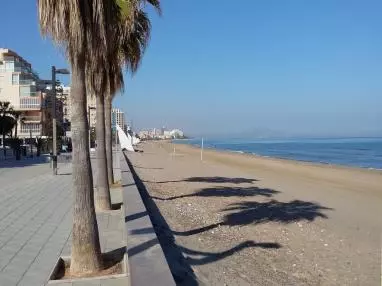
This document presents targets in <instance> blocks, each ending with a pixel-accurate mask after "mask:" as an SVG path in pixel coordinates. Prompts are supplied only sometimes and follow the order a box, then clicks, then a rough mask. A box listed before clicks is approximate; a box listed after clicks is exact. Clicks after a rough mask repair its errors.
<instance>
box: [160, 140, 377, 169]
mask: <svg viewBox="0 0 382 286" xmlns="http://www.w3.org/2000/svg"><path fill="white" fill-rule="evenodd" d="M166 143H171V144H174V145H177V146H184V147H191V148H192V149H195V150H198V151H199V152H200V149H201V147H200V146H198V145H194V144H187V143H178V142H177V143H173V142H171V141H166ZM203 151H204V152H206V151H212V152H216V153H224V154H238V155H243V156H245V157H248V158H256V159H264V160H270V161H279V162H283V163H293V164H301V165H305V166H315V167H324V168H326V167H330V168H336V169H345V170H346V169H349V170H358V171H367V172H369V171H371V172H376V173H380V174H382V169H378V168H362V167H356V166H347V165H340V164H331V163H324V162H313V161H304V160H296V159H286V158H280V157H273V156H266V155H260V154H256V153H249V152H245V151H233V150H228V149H217V148H213V147H204V149H203Z"/></svg>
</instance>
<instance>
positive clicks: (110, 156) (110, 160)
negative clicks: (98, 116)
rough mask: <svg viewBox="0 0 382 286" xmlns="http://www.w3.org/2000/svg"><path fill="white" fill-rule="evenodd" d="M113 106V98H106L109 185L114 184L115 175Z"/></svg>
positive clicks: (109, 96) (108, 96)
mask: <svg viewBox="0 0 382 286" xmlns="http://www.w3.org/2000/svg"><path fill="white" fill-rule="evenodd" d="M111 106H112V97H111V95H110V94H108V95H107V96H106V98H105V141H106V161H107V176H108V181H109V185H112V184H114V173H113V142H112V140H113V139H112V136H111Z"/></svg>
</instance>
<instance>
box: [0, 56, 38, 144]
mask: <svg viewBox="0 0 382 286" xmlns="http://www.w3.org/2000/svg"><path fill="white" fill-rule="evenodd" d="M38 84H39V78H38V76H37V74H36V73H35V72H33V70H32V65H31V64H30V63H29V62H27V61H26V60H24V59H23V58H22V57H21V56H19V55H18V54H17V53H16V52H14V51H12V50H9V49H4V48H0V101H8V102H10V104H11V105H12V107H13V109H14V110H17V111H20V112H22V115H21V117H22V118H24V121H23V123H18V136H19V137H21V138H23V137H29V136H30V133H31V134H32V136H33V137H35V136H39V135H41V134H42V124H41V121H42V112H41V102H42V93H41V92H39V91H38Z"/></svg>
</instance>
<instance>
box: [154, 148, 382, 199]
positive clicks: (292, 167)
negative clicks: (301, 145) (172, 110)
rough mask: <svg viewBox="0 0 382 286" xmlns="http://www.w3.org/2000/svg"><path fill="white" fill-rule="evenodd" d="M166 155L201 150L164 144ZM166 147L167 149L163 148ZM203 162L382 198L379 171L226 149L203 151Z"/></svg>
mask: <svg viewBox="0 0 382 286" xmlns="http://www.w3.org/2000/svg"><path fill="white" fill-rule="evenodd" d="M161 145H163V146H165V145H167V149H168V151H169V152H171V150H172V149H173V148H174V147H175V148H176V152H177V153H178V152H179V153H185V154H188V155H192V156H197V157H199V158H200V149H201V148H200V147H197V146H193V145H189V144H179V143H176V144H174V143H165V144H161ZM165 148H166V147H165ZM203 160H206V161H212V162H216V163H223V164H225V165H229V166H234V167H237V168H240V169H242V170H255V171H256V172H265V171H267V172H272V173H278V172H281V173H283V174H289V175H293V176H296V175H297V176H299V177H301V178H304V179H311V180H320V181H325V182H329V183H333V184H336V185H339V186H342V187H343V188H344V189H346V190H352V191H354V192H359V191H360V190H363V192H366V190H367V192H369V193H370V194H373V195H376V196H378V197H382V190H381V187H380V186H381V185H382V170H378V169H364V168H357V167H350V166H341V165H330V164H320V163H314V162H303V161H295V160H289V159H279V158H274V157H262V156H259V155H252V154H248V153H237V152H231V151H227V150H218V149H212V148H211V149H210V148H208V149H204V150H203Z"/></svg>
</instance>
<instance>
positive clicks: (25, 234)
mask: <svg viewBox="0 0 382 286" xmlns="http://www.w3.org/2000/svg"><path fill="white" fill-rule="evenodd" d="M58 168H59V169H58V175H57V176H53V175H52V170H51V169H50V165H49V163H47V161H46V158H43V157H40V158H29V159H25V160H22V161H3V162H0V285H1V286H3V285H4V286H13V285H20V286H21V285H25V286H40V285H45V284H46V283H47V281H48V279H49V275H50V273H51V271H52V269H53V267H54V265H55V263H56V262H57V260H58V258H59V257H60V256H69V255H70V245H71V241H70V234H71V228H72V211H71V206H72V194H71V183H72V182H71V179H72V177H71V164H70V163H59V165H58ZM111 195H112V201H113V203H116V204H118V203H121V201H122V195H121V192H120V190H119V189H115V190H113V191H112V192H111ZM97 220H98V225H99V229H100V242H101V249H102V251H103V252H108V251H112V250H115V249H118V248H121V247H124V246H125V238H124V235H123V233H124V232H123V231H121V229H123V227H124V226H123V221H122V219H121V212H120V211H113V212H105V213H98V214H97ZM56 285H65V286H70V285H76V286H81V285H83V286H85V285H100V286H108V285H127V284H126V278H114V279H108V280H93V281H77V282H73V283H72V282H70V283H59V284H56Z"/></svg>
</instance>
